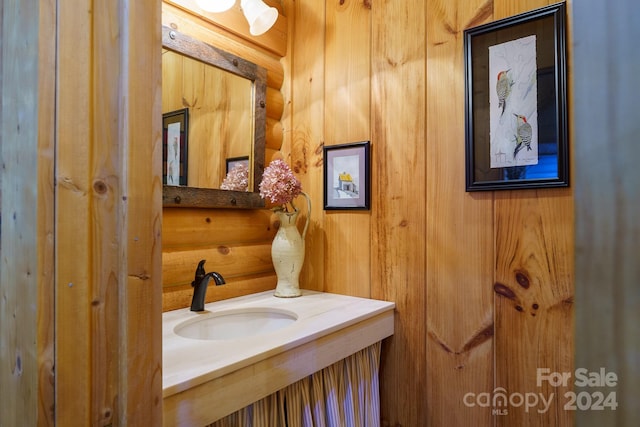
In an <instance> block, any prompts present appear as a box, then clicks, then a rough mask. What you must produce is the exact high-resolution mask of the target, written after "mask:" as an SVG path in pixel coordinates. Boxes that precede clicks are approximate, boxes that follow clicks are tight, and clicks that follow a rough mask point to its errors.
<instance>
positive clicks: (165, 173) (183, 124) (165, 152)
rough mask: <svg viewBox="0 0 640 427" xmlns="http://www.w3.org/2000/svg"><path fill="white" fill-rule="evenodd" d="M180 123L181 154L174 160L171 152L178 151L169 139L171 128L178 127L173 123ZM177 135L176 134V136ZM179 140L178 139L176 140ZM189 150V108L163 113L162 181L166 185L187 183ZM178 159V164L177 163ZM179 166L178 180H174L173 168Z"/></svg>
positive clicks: (179, 146)
mask: <svg viewBox="0 0 640 427" xmlns="http://www.w3.org/2000/svg"><path fill="white" fill-rule="evenodd" d="M177 124H179V125H180V134H179V139H180V141H179V144H178V145H177V147H176V148H179V156H177V157H178V158H176V159H175V161H172V159H170V158H169V157H170V154H171V153H174V152H177V151H176V150H175V149H171V147H169V143H168V139H169V134H170V133H171V132H173V131H171V132H170V126H171V129H175V128H177V126H175V127H173V126H172V125H177ZM174 137H175V136H174ZM176 142H177V141H176ZM188 150H189V109H188V108H182V109H180V110H176V111H171V112H168V113H163V114H162V183H163V184H164V185H174V186H175V185H187V167H188V158H189V156H188ZM176 161H177V165H176V164H175V163H176ZM174 167H177V168H178V169H179V171H178V174H177V176H178V180H177V182H176V180H175V179H173V180H172V177H175V176H176V174H175V173H172V171H173V168H174Z"/></svg>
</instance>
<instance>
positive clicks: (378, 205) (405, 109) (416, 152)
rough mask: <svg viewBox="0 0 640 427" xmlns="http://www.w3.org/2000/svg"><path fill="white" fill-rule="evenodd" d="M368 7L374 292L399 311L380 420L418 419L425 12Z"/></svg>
mask: <svg viewBox="0 0 640 427" xmlns="http://www.w3.org/2000/svg"><path fill="white" fill-rule="evenodd" d="M371 6H372V26H371V103H372V108H371V110H372V111H371V115H372V116H371V117H372V118H371V124H372V127H371V140H372V143H373V144H374V146H373V147H374V149H373V152H372V170H373V175H372V178H373V179H372V181H373V184H372V194H373V197H372V217H371V221H372V227H371V234H372V236H371V246H372V254H371V286H372V290H371V296H372V297H374V298H379V299H385V300H390V301H395V303H396V311H397V314H396V322H395V332H394V335H393V337H392V338H391V339H390V340H389V341H388V342H387V343H386V345H385V346H384V353H385V355H384V356H383V363H382V367H381V374H382V378H381V383H382V384H383V386H382V395H381V399H382V403H381V416H382V422H383V425H407V426H411V425H421V424H424V423H425V420H426V415H427V407H428V405H429V402H426V401H425V400H424V397H425V396H426V395H427V389H426V384H427V372H426V369H425V368H426V365H425V357H426V354H425V349H426V327H425V325H426V323H427V313H426V311H425V309H426V308H427V307H426V283H425V279H426V278H425V274H424V273H425V256H426V243H427V242H426V240H425V238H424V236H425V235H426V229H425V226H426V222H425V214H426V204H427V196H429V194H428V193H427V188H426V179H425V178H426V177H425V173H426V170H425V164H426V158H425V156H426V148H425V137H426V123H425V115H426V111H425V106H426V98H425V92H426V89H425V73H426V62H425V58H426V46H425V31H424V27H425V13H426V10H425V3H424V2H423V1H419V0H410V1H406V2H371ZM359 54H366V53H359ZM327 238H328V239H330V238H331V236H327Z"/></svg>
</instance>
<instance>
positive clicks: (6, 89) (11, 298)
mask: <svg viewBox="0 0 640 427" xmlns="http://www.w3.org/2000/svg"><path fill="white" fill-rule="evenodd" d="M53 7H54V6H53V5H52V4H51V3H50V2H38V1H36V0H27V1H22V2H13V3H5V2H3V3H2V4H0V98H1V99H2V105H0V135H2V136H0V163H1V164H2V168H0V361H1V363H0V390H2V392H1V393H2V397H1V398H0V425H1V426H5V425H6V426H14V425H25V426H34V425H40V426H50V425H53V423H54V413H53V406H54V382H53V374H54V370H53V366H54V354H53V351H54V345H55V344H54V329H53V322H52V319H53V297H54V295H53V268H52V266H53V240H52V239H51V236H52V234H53V222H54V209H53V165H54V159H53V156H52V155H51V153H52V152H53V149H54V146H53V145H54V135H53V133H52V132H40V131H39V130H40V129H48V130H50V129H53V123H54V110H53V109H52V105H53V102H54V89H55V73H52V72H51V70H53V69H55V62H56V58H55V39H54V38H53V37H51V34H52V33H54V32H55V30H56V26H55V11H54V9H53Z"/></svg>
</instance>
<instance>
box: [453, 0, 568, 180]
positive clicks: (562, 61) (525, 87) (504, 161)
mask: <svg viewBox="0 0 640 427" xmlns="http://www.w3.org/2000/svg"><path fill="white" fill-rule="evenodd" d="M565 20H566V8H565V4H564V3H558V4H554V5H550V6H546V7H543V8H540V9H536V10H533V11H531V12H527V13H523V14H520V15H516V16H513V17H509V18H506V19H502V20H499V21H495V22H492V23H489V24H485V25H481V26H478V27H474V28H469V29H467V30H465V31H464V58H465V142H466V144H465V163H466V165H465V175H466V191H481V190H505V189H524V188H546V187H566V186H568V185H569V156H568V135H567V77H566V35H565ZM499 80H500V83H499ZM502 99H504V101H502V102H501V100H502ZM527 115H528V116H529V117H528V120H527Z"/></svg>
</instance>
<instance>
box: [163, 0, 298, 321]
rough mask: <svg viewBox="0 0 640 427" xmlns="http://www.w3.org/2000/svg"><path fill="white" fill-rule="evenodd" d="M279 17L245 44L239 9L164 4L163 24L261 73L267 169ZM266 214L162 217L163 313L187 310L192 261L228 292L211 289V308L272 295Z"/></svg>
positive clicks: (193, 212)
mask: <svg viewBox="0 0 640 427" xmlns="http://www.w3.org/2000/svg"><path fill="white" fill-rule="evenodd" d="M267 3H269V4H270V5H272V6H275V7H277V8H278V9H279V11H280V12H281V14H280V16H279V17H278V21H277V22H276V24H275V25H274V27H273V28H272V29H271V30H269V31H268V32H267V33H265V34H264V35H262V36H259V37H253V36H250V35H249V33H248V26H247V22H246V19H245V18H244V16H243V15H242V12H241V10H240V6H239V2H238V4H236V5H235V6H234V7H233V8H232V9H231V10H230V11H228V12H225V13H221V14H212V13H207V12H204V11H202V10H200V9H199V8H198V6H197V5H196V3H195V1H193V0H167V1H164V2H163V3H162V23H163V25H167V26H170V27H172V28H174V29H176V30H178V31H180V32H183V33H185V34H189V35H191V36H192V37H195V38H197V39H199V40H201V41H204V42H206V43H209V44H212V45H215V46H216V47H218V48H221V49H223V50H226V51H228V52H231V53H233V54H235V55H238V56H240V57H242V58H245V59H247V60H249V61H251V62H254V63H256V64H258V65H260V66H262V67H264V68H266V69H267V100H266V104H267V106H266V108H267V129H266V160H267V163H268V162H269V161H270V160H271V159H272V158H274V157H275V156H279V155H280V154H279V150H280V148H281V146H282V142H283V130H282V123H281V119H282V116H283V111H284V100H283V96H282V92H281V88H282V85H283V81H284V69H283V66H282V64H281V62H280V60H281V59H282V57H283V56H284V54H285V52H286V49H287V44H286V43H287V31H288V24H287V17H286V16H285V15H284V14H283V9H282V6H281V5H280V3H279V2H277V1H268V2H267ZM274 222H275V217H274V216H272V215H271V211H269V210H266V209H265V210H255V211H247V210H230V209H183V208H164V209H163V244H162V252H163V255H162V260H163V261H162V265H163V290H164V292H163V310H165V311H167V310H173V309H176V308H181V307H188V306H189V305H190V303H191V296H192V288H191V281H192V280H193V275H194V272H195V268H196V266H197V264H198V261H200V260H201V259H206V260H207V263H206V264H205V268H206V269H207V271H210V270H214V271H218V272H219V273H221V274H222V275H223V276H224V278H225V280H226V282H227V284H226V285H224V286H216V287H214V286H211V287H209V289H208V291H207V298H206V301H207V302H210V301H216V300H220V299H226V298H231V297H234V296H239V295H245V294H249V293H254V292H258V291H263V290H268V289H275V284H276V277H275V272H274V270H273V264H272V263H271V242H272V240H273V237H274V235H275V232H276V230H277V228H276V227H277V224H275V223H274Z"/></svg>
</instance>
